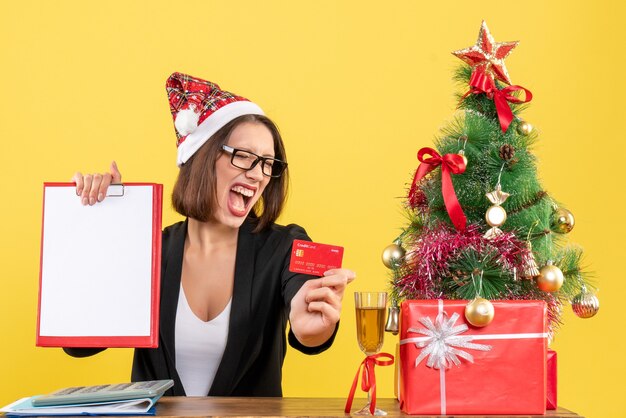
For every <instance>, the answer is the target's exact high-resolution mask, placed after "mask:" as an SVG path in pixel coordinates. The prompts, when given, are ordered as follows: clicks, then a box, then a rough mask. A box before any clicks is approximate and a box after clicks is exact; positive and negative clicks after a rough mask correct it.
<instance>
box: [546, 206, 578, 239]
mask: <svg viewBox="0 0 626 418" xmlns="http://www.w3.org/2000/svg"><path fill="white" fill-rule="evenodd" d="M550 228H551V229H552V230H553V231H554V232H557V233H559V234H567V233H568V232H571V230H572V229H574V215H573V214H572V212H570V211H569V210H567V209H563V208H558V209H557V210H555V211H554V213H552V218H551V219H550Z"/></svg>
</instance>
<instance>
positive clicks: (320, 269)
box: [289, 239, 343, 276]
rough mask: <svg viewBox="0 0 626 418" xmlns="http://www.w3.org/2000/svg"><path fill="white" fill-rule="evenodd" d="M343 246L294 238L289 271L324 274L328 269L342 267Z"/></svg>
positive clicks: (315, 274) (314, 274) (313, 274)
mask: <svg viewBox="0 0 626 418" xmlns="http://www.w3.org/2000/svg"><path fill="white" fill-rule="evenodd" d="M342 259H343V247H339V246H336V245H327V244H318V243H317V242H311V241H302V240H299V239H297V240H294V241H293V245H292V247H291V263H289V271H291V272H292V273H304V274H310V275H312V276H323V275H324V272H325V271H326V270H330V269H338V268H341V260H342Z"/></svg>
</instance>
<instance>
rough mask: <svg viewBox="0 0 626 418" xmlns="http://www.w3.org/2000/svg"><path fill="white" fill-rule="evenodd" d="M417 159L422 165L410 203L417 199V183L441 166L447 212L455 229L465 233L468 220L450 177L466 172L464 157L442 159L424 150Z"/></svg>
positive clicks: (444, 157) (447, 155) (456, 155)
mask: <svg viewBox="0 0 626 418" xmlns="http://www.w3.org/2000/svg"><path fill="white" fill-rule="evenodd" d="M427 155H430V157H426V156H427ZM417 159H418V160H420V165H419V167H418V168H417V171H416V172H415V177H413V184H412V185H411V190H410V191H409V201H410V202H411V201H414V199H415V194H416V193H417V183H418V182H419V181H420V180H421V179H422V178H423V177H424V176H425V175H426V174H428V173H429V172H431V171H432V170H434V169H435V168H436V167H437V166H439V165H441V193H442V195H443V202H444V203H445V205H446V210H447V211H448V215H449V216H450V220H452V223H453V224H454V227H455V228H456V229H458V230H459V231H463V230H464V229H465V225H466V224H467V219H466V218H465V214H464V213H463V209H462V208H461V204H460V203H459V200H458V199H457V197H456V193H455V192H454V185H453V184H452V177H451V176H450V174H461V173H463V172H464V171H465V162H464V161H463V157H461V156H460V155H459V154H446V155H444V156H443V157H442V156H441V155H439V153H437V151H435V150H434V149H432V148H422V149H421V150H419V152H418V153H417Z"/></svg>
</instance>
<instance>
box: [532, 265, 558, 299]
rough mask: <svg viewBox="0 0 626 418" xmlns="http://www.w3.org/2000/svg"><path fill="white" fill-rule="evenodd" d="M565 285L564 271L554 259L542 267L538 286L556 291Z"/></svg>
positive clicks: (545, 289) (538, 277)
mask: <svg viewBox="0 0 626 418" xmlns="http://www.w3.org/2000/svg"><path fill="white" fill-rule="evenodd" d="M562 285H563V272H562V271H561V269H560V268H558V267H557V266H555V265H554V264H553V263H552V261H548V263H547V264H546V265H545V266H543V267H541V269H540V270H539V276H537V287H539V289H541V290H543V291H544V292H556V291H557V290H559V289H560V288H561V286H562Z"/></svg>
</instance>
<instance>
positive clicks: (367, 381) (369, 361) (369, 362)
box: [344, 353, 393, 415]
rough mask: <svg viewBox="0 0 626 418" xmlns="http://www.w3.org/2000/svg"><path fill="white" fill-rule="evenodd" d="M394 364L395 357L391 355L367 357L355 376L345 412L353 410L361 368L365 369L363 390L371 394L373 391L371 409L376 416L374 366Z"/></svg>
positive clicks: (383, 354)
mask: <svg viewBox="0 0 626 418" xmlns="http://www.w3.org/2000/svg"><path fill="white" fill-rule="evenodd" d="M382 358H386V359H387V360H381V359H382ZM392 364H393V356H392V355H391V354H389V353H378V354H373V355H371V356H367V357H365V360H363V361H362V362H361V364H360V365H359V368H358V369H357V371H356V376H354V380H353V381H352V387H351V388H350V394H349V395H348V399H347V400H346V407H345V409H344V412H345V413H346V414H349V413H350V409H351V408H352V401H353V400H354V393H355V392H356V385H357V383H358V381H359V372H360V371H361V368H363V376H362V377H361V390H362V391H363V392H370V390H371V398H370V405H369V409H370V413H371V414H372V415H374V411H375V410H376V375H375V374H374V366H375V365H379V366H391V365H392Z"/></svg>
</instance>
